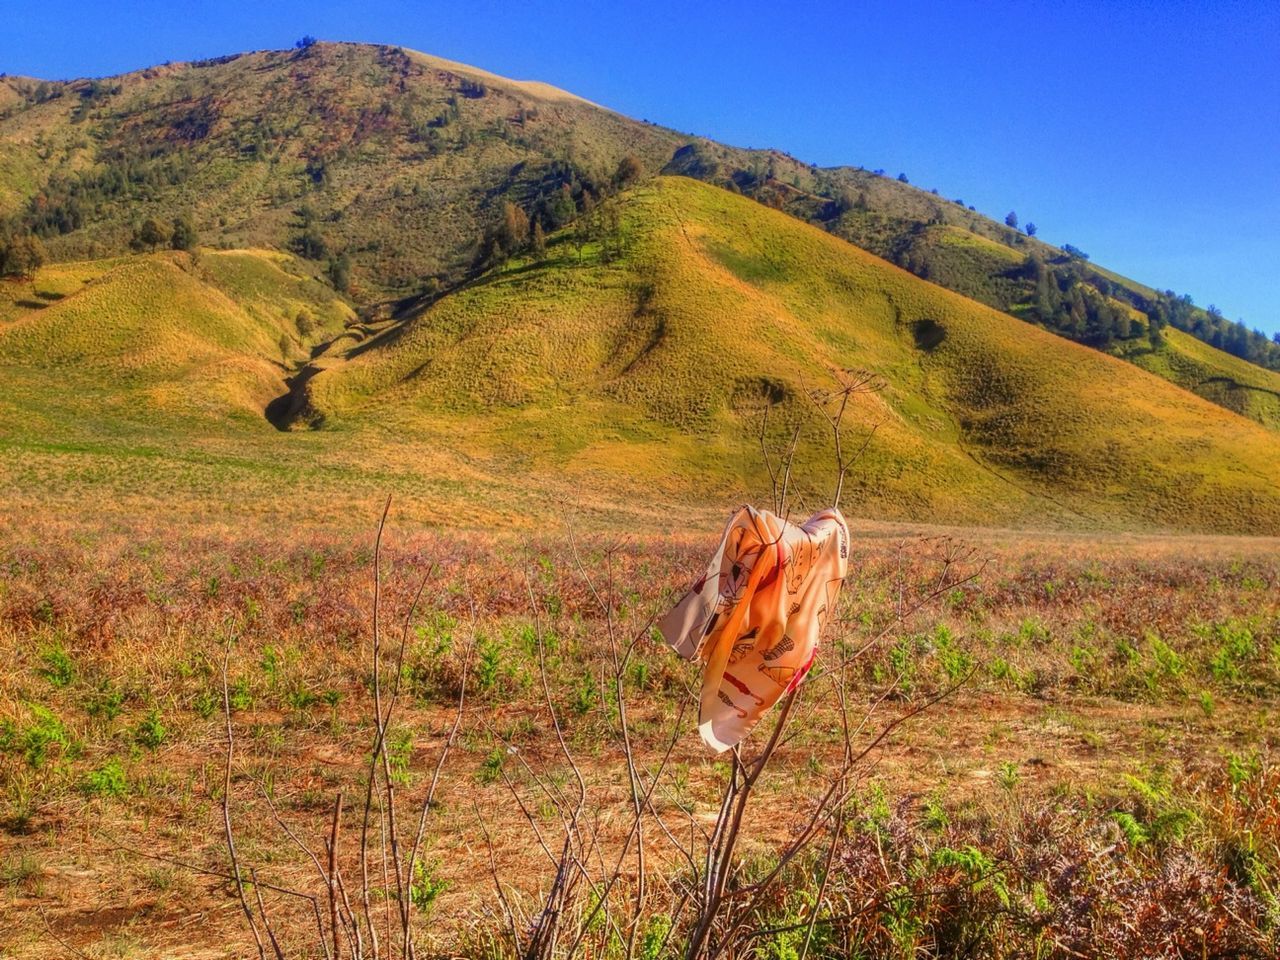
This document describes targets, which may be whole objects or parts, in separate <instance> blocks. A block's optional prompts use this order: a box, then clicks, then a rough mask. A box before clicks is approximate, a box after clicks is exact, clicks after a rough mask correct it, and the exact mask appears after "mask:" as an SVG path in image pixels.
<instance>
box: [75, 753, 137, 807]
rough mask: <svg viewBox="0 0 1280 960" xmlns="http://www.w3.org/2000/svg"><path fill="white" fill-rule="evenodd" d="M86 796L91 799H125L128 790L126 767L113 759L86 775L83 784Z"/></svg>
mask: <svg viewBox="0 0 1280 960" xmlns="http://www.w3.org/2000/svg"><path fill="white" fill-rule="evenodd" d="M81 786H82V788H83V790H84V792H85V794H86V795H88V796H90V797H115V798H117V799H119V798H121V797H123V796H124V795H125V792H126V790H127V784H126V782H125V775H124V767H123V766H121V764H120V761H119V760H118V759H117V758H115V757H112V758H111V759H109V760H108V761H107V762H106V763H104V764H103V765H102V766H100V767H98V768H97V769H96V770H90V771H89V772H88V773H86V774H85V776H84V780H83V782H82V784H81Z"/></svg>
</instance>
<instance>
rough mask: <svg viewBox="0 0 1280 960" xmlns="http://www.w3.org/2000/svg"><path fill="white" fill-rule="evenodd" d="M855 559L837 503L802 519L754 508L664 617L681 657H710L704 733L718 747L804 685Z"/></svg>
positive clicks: (666, 633)
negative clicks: (798, 522)
mask: <svg viewBox="0 0 1280 960" xmlns="http://www.w3.org/2000/svg"><path fill="white" fill-rule="evenodd" d="M848 562H849V528H848V526H847V525H846V524H845V521H844V517H843V516H841V514H840V511H839V510H837V509H835V508H834V507H832V508H831V509H828V510H822V511H820V512H819V513H816V514H814V515H813V516H812V517H810V518H809V519H808V520H807V521H805V523H804V524H803V525H800V526H797V525H796V524H794V523H791V522H789V521H787V520H784V519H782V518H781V517H778V516H777V515H775V514H773V513H770V512H768V511H767V510H756V509H755V508H754V507H743V508H742V509H741V510H739V511H738V512H737V513H736V514H735V515H734V517H733V519H732V520H730V521H729V526H728V528H727V529H726V530H725V532H724V539H723V540H721V541H720V548H719V549H718V550H717V551H716V553H715V556H714V557H712V558H711V565H710V566H709V567H707V572H706V573H705V574H704V575H703V576H702V577H701V579H699V580H698V582H697V583H695V584H694V585H693V589H692V590H690V591H689V592H688V593H687V594H685V596H684V597H683V598H682V599H681V600H680V602H679V603H677V604H676V605H675V607H674V608H673V609H672V610H671V612H670V613H668V614H667V615H666V616H665V617H663V618H662V619H661V620H659V621H658V628H659V629H660V630H661V631H662V635H663V637H664V638H665V639H666V641H667V643H669V644H671V646H672V647H674V648H675V651H676V652H677V653H678V654H680V656H682V657H684V658H685V659H686V660H692V659H693V658H694V657H700V658H701V660H702V662H703V664H704V666H703V674H702V704H701V709H700V711H699V717H698V731H699V732H700V733H701V734H702V739H703V740H705V741H706V743H707V745H708V746H709V747H711V748H712V749H713V750H716V751H717V752H719V751H722V750H727V749H728V748H730V747H732V746H735V745H736V744H737V743H738V742H739V741H740V740H742V738H743V737H745V736H746V735H747V733H748V732H750V730H751V728H752V727H754V726H755V725H756V723H757V722H758V721H759V720H760V718H761V717H762V716H763V715H764V714H765V712H766V711H767V710H768V709H769V708H770V707H772V706H773V705H774V704H775V703H777V702H778V700H779V699H780V698H781V697H782V696H783V694H785V693H788V692H790V691H791V690H794V689H795V688H796V687H797V686H799V684H800V681H802V680H803V679H804V676H805V674H806V673H807V672H808V671H809V667H811V666H812V665H813V658H814V655H815V654H816V653H817V651H818V637H819V635H820V634H821V633H822V627H823V625H824V624H825V623H826V620H827V617H828V616H829V615H830V613H831V610H832V609H833V608H834V607H835V604H836V600H837V598H838V597H839V596H840V585H841V583H842V582H843V581H844V576H845V571H846V570H847V569H848Z"/></svg>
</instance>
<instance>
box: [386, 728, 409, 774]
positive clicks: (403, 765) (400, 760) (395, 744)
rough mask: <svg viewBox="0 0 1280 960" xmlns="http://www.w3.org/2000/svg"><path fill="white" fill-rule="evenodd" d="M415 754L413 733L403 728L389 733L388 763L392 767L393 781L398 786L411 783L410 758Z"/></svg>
mask: <svg viewBox="0 0 1280 960" xmlns="http://www.w3.org/2000/svg"><path fill="white" fill-rule="evenodd" d="M412 756H413V734H412V733H410V732H409V731H408V730H406V729H403V728H398V729H395V730H392V731H391V732H390V733H389V734H388V735H387V765H388V766H389V767H390V768H391V782H392V783H394V784H395V785H396V786H397V787H404V786H408V784H409V760H410V759H411V758H412Z"/></svg>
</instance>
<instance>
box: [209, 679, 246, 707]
mask: <svg viewBox="0 0 1280 960" xmlns="http://www.w3.org/2000/svg"><path fill="white" fill-rule="evenodd" d="M218 699H219V700H221V699H222V698H221V697H219V698H218ZM227 699H228V700H230V702H231V709H232V710H248V709H249V708H250V707H252V706H253V691H252V690H250V689H249V681H248V680H246V679H245V678H244V677H241V678H240V679H239V680H237V681H236V682H235V683H233V684H231V687H230V689H229V690H228V691H227Z"/></svg>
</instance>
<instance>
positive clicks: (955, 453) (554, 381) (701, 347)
mask: <svg viewBox="0 0 1280 960" xmlns="http://www.w3.org/2000/svg"><path fill="white" fill-rule="evenodd" d="M599 221H600V222H602V223H608V224H610V225H609V226H608V227H607V229H604V230H603V231H601V232H599V233H597V234H596V235H595V236H594V237H591V238H588V237H586V236H585V235H584V234H583V233H581V232H580V231H578V230H577V229H575V228H573V227H570V228H566V229H565V230H563V231H560V232H559V233H556V234H553V235H552V236H551V237H550V238H549V242H548V245H547V249H546V252H545V254H542V255H537V254H533V253H530V254H520V255H517V256H515V257H512V258H510V259H508V260H506V261H505V262H504V263H502V264H501V265H499V266H497V267H494V268H492V269H490V270H488V271H486V272H485V273H484V274H482V275H481V276H479V277H477V278H475V279H473V280H471V281H469V282H467V283H465V284H463V285H462V286H460V287H459V288H458V289H456V290H452V291H450V292H447V293H443V294H440V295H437V296H435V297H434V298H431V299H430V300H429V301H428V302H425V303H420V304H417V305H415V306H411V307H409V308H407V309H406V310H405V312H404V313H403V314H401V315H399V316H392V317H386V318H382V319H377V320H373V321H370V320H367V319H366V320H358V319H354V318H351V317H350V316H349V315H348V314H346V313H345V312H344V311H345V309H346V308H345V305H344V304H342V302H341V301H340V300H337V299H336V298H334V296H333V293H332V291H331V290H330V289H329V288H328V287H327V286H325V285H324V284H322V283H320V282H319V281H318V280H316V279H315V278H314V277H312V276H309V275H308V274H307V269H308V266H309V265H308V264H307V263H306V261H303V260H301V259H300V258H296V257H293V256H290V255H287V254H279V253H265V252H235V251H222V252H204V253H201V254H199V255H198V256H197V257H195V258H192V257H190V256H189V255H187V254H182V253H156V254H145V255H138V256H133V257H128V258H124V259H121V260H118V261H108V262H105V263H103V262H98V263H93V264H89V265H85V264H73V265H67V266H54V267H46V268H45V269H44V270H43V271H41V273H40V274H39V275H38V276H37V277H36V279H35V281H34V282H33V283H32V289H31V290H30V291H27V292H24V293H23V295H22V299H21V302H20V303H19V302H17V301H16V300H11V301H9V303H8V305H7V306H5V307H2V308H0V316H4V317H6V318H7V319H6V320H4V321H3V322H0V376H3V377H4V379H5V382H6V383H8V384H13V385H15V389H14V390H13V391H12V392H11V394H10V397H9V399H8V401H7V403H5V404H4V405H3V406H0V426H3V427H4V429H3V430H2V431H0V433H3V434H6V435H8V436H9V437H11V438H12V437H17V438H19V439H18V440H16V441H14V440H10V441H9V444H10V446H11V448H14V449H18V450H21V451H23V452H24V453H25V452H30V451H36V452H39V453H40V454H42V455H46V454H48V453H49V447H48V444H49V438H51V437H56V438H59V440H60V442H61V443H62V444H63V446H70V447H71V448H73V452H74V453H75V455H74V456H70V457H67V456H66V455H65V451H63V452H62V453H61V454H60V455H61V456H63V457H64V459H63V461H60V462H61V463H62V465H61V466H57V467H55V466H50V465H48V464H46V465H45V466H44V467H43V468H42V469H43V470H45V473H44V474H43V476H45V478H46V481H45V482H48V478H49V477H50V476H52V477H54V478H55V479H57V478H58V477H61V476H63V474H64V473H65V472H67V471H70V472H71V473H73V474H74V475H75V476H76V477H77V478H81V477H82V475H83V472H84V468H83V465H82V464H80V463H79V459H80V456H81V454H83V455H84V456H93V457H98V456H102V455H103V454H104V453H110V452H112V451H116V452H124V451H128V452H129V455H130V456H134V455H138V454H139V447H143V448H145V449H146V450H149V451H150V452H149V453H147V456H150V457H155V458H157V459H158V460H159V461H161V462H163V463H164V464H165V466H163V467H157V465H156V462H154V461H152V462H151V463H150V464H149V470H151V471H157V470H158V471H159V472H160V473H162V474H164V475H166V476H168V477H169V478H170V481H169V482H176V483H177V484H178V485H179V488H180V489H181V488H183V485H185V484H192V485H194V486H195V488H197V490H198V491H199V492H202V493H205V492H207V491H206V490H205V488H207V487H208V486H210V485H211V484H212V483H213V481H212V480H211V479H210V478H209V477H207V476H205V475H204V474H203V473H202V471H204V470H206V469H210V470H211V469H213V468H212V467H210V466H209V461H210V460H212V461H214V462H215V463H218V464H219V468H218V469H219V471H221V469H222V459H223V458H226V457H232V456H234V457H235V458H237V460H238V462H239V464H240V465H241V467H242V469H243V470H244V471H245V472H257V473H259V474H260V475H261V476H262V478H263V479H262V480H261V484H262V485H264V486H265V485H270V486H271V487H272V488H273V489H277V490H278V489H286V488H288V487H290V486H292V487H293V488H294V489H295V490H302V489H304V488H307V487H311V488H313V489H328V490H329V491H330V493H329V494H328V495H329V496H332V495H333V491H334V490H336V489H338V488H342V487H345V489H346V490H347V492H348V493H349V492H350V490H351V489H358V488H367V487H368V486H369V485H370V484H377V485H380V486H381V485H386V486H387V487H398V486H401V485H403V486H412V485H414V484H417V485H418V486H421V485H422V482H423V478H424V477H427V478H431V479H432V480H433V481H434V482H435V483H436V484H438V485H439V486H440V487H441V489H442V490H443V491H445V492H444V493H443V494H442V495H443V496H447V497H452V498H453V499H452V500H449V501H447V502H450V503H452V502H456V500H457V498H459V497H465V496H466V495H467V492H468V491H474V490H484V489H491V490H493V491H494V493H493V494H492V496H494V497H495V498H496V501H495V502H502V503H510V504H515V503H517V502H519V498H520V497H521V496H523V497H528V496H530V495H532V493H531V492H536V491H547V490H552V489H556V490H560V491H561V494H559V495H561V496H563V495H569V496H573V497H574V498H587V499H594V500H598V501H599V502H621V503H625V502H642V503H645V504H646V505H648V506H656V505H661V504H666V503H675V504H685V505H699V504H712V503H721V504H722V503H724V502H727V501H730V500H732V499H734V498H737V497H742V496H759V494H760V492H761V491H762V490H764V489H767V477H766V474H765V470H764V467H763V464H762V461H761V456H760V452H759V438H760V429H761V423H762V419H761V418H762V416H763V415H764V411H765V410H766V408H767V409H768V419H767V420H765V421H763V422H764V426H765V438H766V442H768V443H769V444H771V445H773V446H775V447H779V446H781V445H783V444H784V443H785V441H786V439H787V438H788V437H789V436H790V434H791V431H792V429H793V428H794V427H795V426H799V427H800V430H801V434H800V435H801V442H800V447H799V454H798V456H797V460H796V468H795V471H794V475H795V477H796V481H795V487H794V492H795V493H796V494H797V495H798V496H799V497H800V500H799V504H800V505H801V506H803V505H806V504H807V505H810V506H812V505H815V504H819V503H821V502H823V500H824V498H826V497H829V495H830V490H831V485H832V483H833V476H832V474H833V468H832V463H833V459H832V451H831V446H830V437H829V433H828V431H827V430H826V428H825V426H824V425H823V423H822V421H821V420H820V418H819V417H818V416H817V415H816V408H815V404H814V401H813V400H812V399H811V396H812V395H813V393H814V392H815V391H822V390H830V389H831V388H832V387H833V385H834V384H835V382H836V379H837V377H838V376H839V374H838V371H840V370H846V369H857V370H866V371H870V372H872V373H873V374H874V375H875V377H876V379H877V380H878V381H879V382H880V389H878V390H876V391H873V392H867V393H864V394H860V395H858V396H856V397H855V398H854V400H853V403H852V404H851V405H850V408H849V412H848V415H847V417H846V422H845V426H846V433H847V440H846V442H847V443H850V444H855V445H860V444H861V443H862V441H863V440H864V439H865V438H866V437H868V436H871V440H870V442H869V443H868V444H867V447H866V452H865V454H864V456H863V457H862V458H861V460H860V461H859V462H858V464H857V466H856V468H855V470H854V471H853V472H852V473H851V475H850V477H849V479H848V480H847V481H846V485H845V505H846V507H847V508H848V509H849V510H850V511H851V512H853V513H855V514H858V515H862V516H869V517H879V518H886V519H901V520H915V521H928V522H935V523H949V524H992V523H995V524H1015V525H1044V524H1049V525H1054V526H1067V527H1080V528H1090V529H1093V528H1098V527H1108V528H1122V529H1123V528H1139V529H1152V528H1162V529H1180V530H1220V531H1235V532H1243V531H1249V532H1261V531H1269V532H1274V531H1277V530H1280V435H1278V434H1276V433H1275V432H1273V431H1270V430H1267V429H1265V428H1263V427H1262V426H1260V425H1259V424H1257V423H1254V422H1252V421H1250V420H1248V419H1245V418H1243V417H1240V416H1238V415H1236V414H1233V413H1231V412H1229V411H1226V410H1224V409H1222V408H1221V407H1218V406H1216V405H1214V404H1211V403H1209V402H1207V401H1205V400H1202V399H1201V398H1199V397H1197V396H1195V395H1194V394H1192V393H1190V392H1188V391H1186V390H1183V389H1180V388H1178V387H1176V386H1174V385H1173V384H1171V383H1169V382H1168V381H1166V380H1164V379H1162V378H1160V377H1157V376H1155V375H1152V374H1150V373H1147V372H1144V371H1142V370H1140V369H1138V368H1136V367H1135V366H1133V365H1132V364H1128V363H1125V362H1123V361H1121V360H1119V359H1117V358H1114V357H1110V356H1107V355H1105V354H1102V353H1099V352H1097V351H1094V350H1090V349H1088V348H1085V347H1082V346H1080V345H1078V344H1074V343H1070V342H1069V341H1066V340H1064V339H1062V338H1060V337H1057V336H1054V335H1052V334H1050V333H1047V332H1045V331H1041V330H1037V329H1035V328H1033V327H1030V326H1028V325H1026V324H1024V323H1022V322H1021V321H1018V320H1016V319H1014V318H1012V317H1010V316H1008V315H1006V314H1003V313H1000V312H998V311H995V310H992V309H990V308H988V307H985V306H983V305H981V304H978V303H976V302H975V301H973V300H970V299H967V298H964V297H961V296H959V295H957V294H954V293H951V292H950V291H947V290H944V289H942V288H940V287H938V286H935V285H933V284H929V283H926V282H924V281H922V280H920V279H919V278H917V277H915V276H913V275H912V274H911V273H909V272H907V271H904V270H901V269H899V268H897V267H895V266H893V265H892V264H889V263H886V262H885V261H883V260H882V259H880V258H877V257H874V256H872V255H871V254H868V253H866V252H864V251H862V250H860V249H858V248H856V247H854V246H852V245H850V244H848V243H846V242H845V241H843V240H840V239H839V238H836V237H833V236H831V235H830V234H828V233H826V232H824V231H821V230H819V229H817V228H815V227H813V226H811V225H808V224H805V223H802V222H800V221H798V220H796V219H795V218H793V217H789V216H787V215H785V214H783V213H781V212H778V211H775V210H770V209H768V208H766V207H764V206H762V205H760V204H758V203H755V202H753V201H751V200H749V199H746V198H743V197H740V196H736V195H734V194H732V193H730V192H728V191H724V190H720V189H718V188H715V187H712V186H709V185H707V184H703V183H699V182H697V181H693V180H689V179H687V178H680V177H659V178H656V179H654V180H651V181H648V182H646V183H644V184H641V185H637V186H634V187H632V188H630V189H628V190H627V191H625V192H624V193H623V194H621V195H620V196H619V197H616V198H614V199H611V200H609V201H607V202H606V204H604V205H603V206H602V207H601V208H599ZM311 269H314V268H311ZM299 316H309V317H313V318H314V319H313V320H310V321H308V322H307V323H299V320H298V318H299ZM303 330H305V331H306V333H305V335H304V334H303V332H302V331H303ZM336 331H340V332H337V334H336V335H335V332H336ZM307 357H310V358H311V359H309V360H307V359H306V358H307ZM290 358H293V362H292V363H291V362H290ZM286 378H287V379H288V380H289V381H291V386H287V385H286ZM276 393H278V396H277V397H276V398H275V401H274V403H273V402H271V401H272V394H276ZM268 410H272V411H273V413H274V416H273V419H274V420H275V423H274V425H273V424H272V423H269V422H268V419H267V416H266V414H267V412H268ZM278 427H285V428H292V429H284V430H281V429H277V428H278ZM308 428H310V429H308ZM873 430H874V434H873V435H872V431H873ZM154 447H161V448H162V449H161V450H160V451H158V452H157V451H155V450H153V449H152V448H154ZM14 459H15V461H16V460H18V459H21V458H14ZM50 471H52V473H50ZM219 475H221V473H219ZM129 476H130V479H129V480H128V485H130V486H132V485H134V484H145V483H147V482H150V480H149V479H148V480H145V481H143V480H138V479H137V478H136V477H133V475H132V474H130V475H129ZM466 476H470V477H472V478H473V479H472V480H471V481H464V480H463V479H462V478H463V477H466ZM174 477H177V478H178V479H177V480H174V479H173V478H174ZM268 477H269V478H270V479H268ZM31 482H33V481H32V480H31V479H27V480H25V481H24V485H25V484H29V483H31ZM62 482H63V481H62V480H59V481H58V484H57V485H60V484H61V483H62ZM119 482H121V481H118V480H117V479H115V478H112V477H106V478H102V479H95V480H94V481H93V483H95V484H101V485H105V487H106V488H107V489H114V488H115V486H114V485H115V484H117V483H119ZM237 483H239V484H241V485H244V484H245V483H246V481H243V480H237ZM16 485H17V484H15V486H16ZM247 489H248V490H251V491H252V490H257V489H258V487H257V486H254V485H249V486H248V488H247ZM517 490H519V491H520V492H519V493H517V492H516V491H517Z"/></svg>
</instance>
